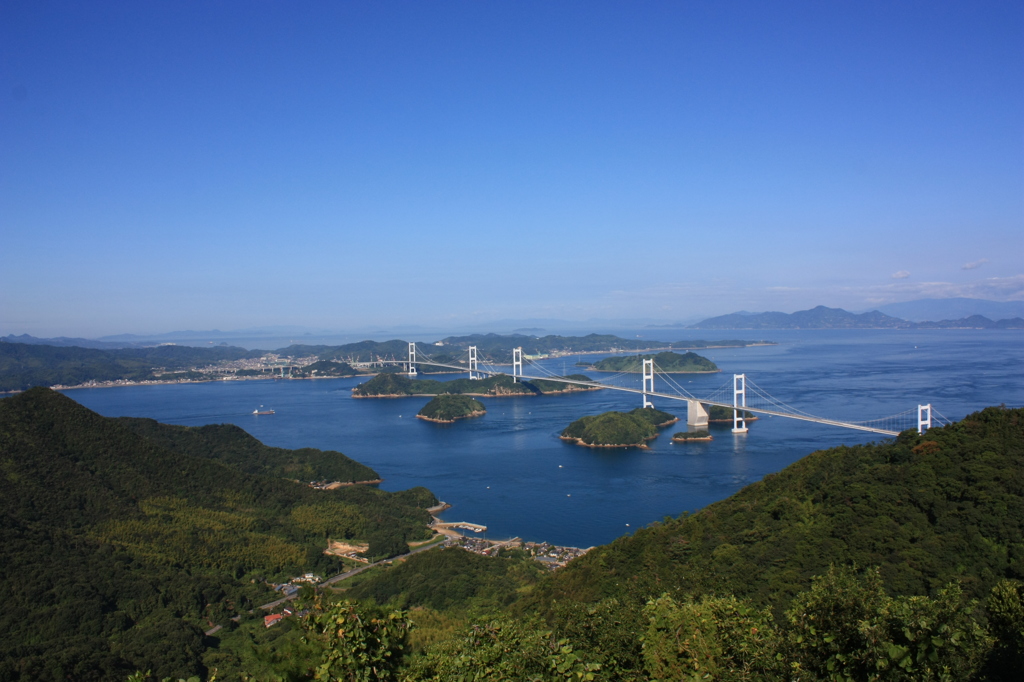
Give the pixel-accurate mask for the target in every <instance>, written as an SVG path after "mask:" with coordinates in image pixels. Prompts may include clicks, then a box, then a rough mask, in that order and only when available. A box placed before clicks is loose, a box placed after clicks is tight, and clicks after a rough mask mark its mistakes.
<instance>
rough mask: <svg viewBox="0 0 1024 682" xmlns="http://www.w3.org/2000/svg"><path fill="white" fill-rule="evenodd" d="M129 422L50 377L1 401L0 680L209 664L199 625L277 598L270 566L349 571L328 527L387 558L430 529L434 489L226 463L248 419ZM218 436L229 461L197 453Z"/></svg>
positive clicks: (276, 573)
mask: <svg viewBox="0 0 1024 682" xmlns="http://www.w3.org/2000/svg"><path fill="white" fill-rule="evenodd" d="M130 425H131V426H133V427H139V426H140V425H141V426H146V428H137V430H136V428H129V423H126V422H123V421H119V420H115V419H108V418H105V417H102V416H100V415H98V414H96V413H94V412H92V411H90V410H88V409H86V408H84V407H82V406H81V405H79V404H77V403H75V402H74V401H73V400H71V399H70V398H67V397H65V396H63V395H61V394H60V393H57V392H54V391H51V390H49V389H44V388H35V389H32V390H29V391H26V392H25V393H22V394H19V395H16V396H13V397H10V398H5V399H0V604H3V609H0V631H2V632H3V633H4V637H3V638H0V680H65V679H83V680H84V679H89V680H124V679H125V677H126V676H127V674H128V673H130V672H132V671H134V670H147V669H152V670H153V671H154V673H156V674H158V675H159V676H160V677H164V676H171V675H174V676H175V678H177V677H178V676H185V677H187V676H188V675H190V674H205V670H204V668H203V664H202V656H203V653H204V650H205V649H206V647H207V646H208V642H207V640H204V638H203V634H202V633H203V630H205V629H207V628H208V627H210V626H211V625H212V624H222V625H230V621H229V618H230V617H231V616H233V615H236V614H239V613H244V612H247V611H248V609H250V608H252V606H253V604H254V602H255V603H257V604H258V603H263V602H265V601H270V598H271V597H270V595H271V593H270V592H269V590H268V589H267V588H266V586H265V584H264V579H265V578H266V579H276V580H282V579H287V578H289V577H291V576H295V575H299V574H301V573H302V572H304V571H308V570H312V571H317V572H321V573H330V572H332V571H337V570H339V569H340V566H341V564H340V561H339V560H338V559H337V558H336V557H331V556H327V555H325V554H324V553H323V552H324V549H325V548H326V543H327V538H333V539H346V540H348V539H351V540H360V541H364V542H368V543H369V546H370V548H369V550H368V554H369V555H371V556H388V555H392V554H397V553H399V552H401V551H404V548H405V547H406V544H405V542H406V541H412V540H421V539H425V538H426V537H428V536H429V534H430V533H429V530H428V529H427V527H426V524H427V523H428V522H429V521H430V516H429V514H428V513H427V512H426V511H425V508H426V507H428V506H430V505H432V504H436V498H434V496H433V495H432V494H431V493H430V492H429V491H427V490H425V489H423V488H417V489H413V490H408V491H404V492H400V493H387V492H383V491H380V490H376V489H373V488H368V487H366V486H350V487H346V488H342V489H341V490H333V491H327V490H314V489H312V488H310V487H309V486H307V485H302V484H298V483H294V482H291V481H288V480H285V479H282V478H278V477H276V476H263V475H254V474H251V473H246V472H244V471H241V470H239V468H237V467H235V466H231V465H229V464H226V463H225V462H227V461H231V460H232V458H233V457H235V456H237V455H238V454H240V453H244V452H246V451H252V450H253V449H254V448H255V446H254V445H253V443H252V442H251V441H250V440H249V437H248V436H247V435H246V434H244V433H236V432H234V431H233V430H213V431H211V432H209V433H204V432H202V431H201V430H199V433H198V434H196V433H195V432H192V435H195V436H196V437H195V438H190V437H188V436H185V437H183V438H178V439H174V438H168V437H167V432H164V433H160V432H161V431H162V430H161V429H160V428H159V427H152V425H148V426H147V425H145V424H142V423H141V422H135V423H132V424H130ZM147 430H149V431H152V432H155V434H156V437H155V438H154V439H152V440H151V439H149V438H146V437H143V436H142V435H140V433H139V432H145V431H147ZM137 431H139V432H137ZM172 431H174V433H175V434H176V435H178V436H180V435H181V432H178V431H176V430H175V429H174V428H173V427H172ZM211 434H212V436H211V437H210V438H209V439H208V440H207V441H206V442H207V443H208V444H212V445H214V446H215V447H217V448H220V450H221V452H220V453H219V454H218V453H215V456H216V457H220V458H221V459H222V461H216V460H215V459H211V458H207V457H196V456H193V455H190V454H188V450H189V449H191V448H193V447H200V446H201V445H202V443H203V439H204V438H206V437H207V436H210V435H211ZM235 438H237V439H239V440H240V441H241V443H235V444H233V443H231V441H232V440H233V439H235ZM161 440H163V441H165V442H166V443H167V444H168V445H169V446H170V448H168V447H164V446H162V445H160V444H159V441H161ZM257 450H258V448H257ZM314 452H318V451H314ZM257 454H258V453H257ZM264 454H265V456H266V460H265V462H264V463H265V464H267V465H268V466H269V467H270V468H271V469H273V468H274V467H275V466H279V465H280V463H281V462H297V461H299V460H301V455H300V454H298V453H294V454H292V455H288V456H282V455H274V454H273V453H269V454H267V453H264ZM275 457H277V459H275ZM257 600H258V601H257Z"/></svg>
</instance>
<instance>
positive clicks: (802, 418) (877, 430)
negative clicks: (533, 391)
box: [381, 360, 900, 436]
mask: <svg viewBox="0 0 1024 682" xmlns="http://www.w3.org/2000/svg"><path fill="white" fill-rule="evenodd" d="M381 362H386V363H389V364H396V365H408V364H409V361H408V360H382V361H381ZM414 364H417V365H430V366H431V367H446V368H448V369H457V370H459V371H461V372H468V371H469V370H468V369H467V368H465V367H461V366H459V365H446V364H444V363H440V362H431V361H428V360H417V361H416V362H415V363H414ZM473 371H474V372H476V373H477V374H490V375H492V376H494V375H498V374H508V372H498V371H495V370H486V369H475V370H473ZM517 378H519V379H525V380H527V381H560V382H562V383H564V384H576V385H577V386H590V387H592V388H607V389H609V390H612V391H624V392H626V393H637V394H639V395H649V396H652V397H655V398H666V399H668V400H696V401H697V402H699V403H701V404H702V405H717V406H719V407H726V408H728V409H730V410H732V409H735V408H734V406H733V404H732V403H722V402H716V401H713V400H703V399H701V398H695V397H687V396H682V395H677V394H674V393H659V392H656V391H644V390H642V389H639V388H630V387H628V386H613V385H612V384H602V383H600V382H598V381H579V380H577V379H564V378H562V377H534V376H529V375H526V374H521V375H519V377H517ZM742 409H744V410H746V411H747V412H753V413H754V414H766V415H769V416H772V417H784V418H786V419H799V420H800V421H805V422H813V423H815V424H827V425H828V426H838V427H840V428H844V429H854V430H856V431H867V432H869V433H880V434H882V435H884V436H898V435H900V432H899V431H890V430H888V429H880V428H877V427H874V426H865V425H863V424H852V423H850V422H842V421H838V420H836V419H825V418H824V417H812V416H809V415H802V414H793V413H790V412H780V411H778V410H769V409H765V408H763V407H744V408H742Z"/></svg>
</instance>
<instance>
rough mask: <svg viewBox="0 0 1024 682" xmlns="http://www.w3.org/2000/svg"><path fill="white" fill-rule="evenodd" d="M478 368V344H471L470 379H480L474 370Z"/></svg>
mask: <svg viewBox="0 0 1024 682" xmlns="http://www.w3.org/2000/svg"><path fill="white" fill-rule="evenodd" d="M476 369H477V366H476V346H470V347H469V378H470V379H479V378H480V377H478V376H477V375H476V374H474V372H476Z"/></svg>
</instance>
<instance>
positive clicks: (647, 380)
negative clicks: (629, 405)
mask: <svg viewBox="0 0 1024 682" xmlns="http://www.w3.org/2000/svg"><path fill="white" fill-rule="evenodd" d="M648 391H649V392H651V393H654V358H651V359H650V360H644V407H654V403H652V402H651V401H650V400H648V399H647V393H648Z"/></svg>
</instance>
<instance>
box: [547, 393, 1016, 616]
mask: <svg viewBox="0 0 1024 682" xmlns="http://www.w3.org/2000/svg"><path fill="white" fill-rule="evenodd" d="M832 564H837V565H838V564H844V565H847V564H855V565H857V566H861V567H868V566H878V567H880V573H881V577H882V579H883V580H884V583H885V585H886V586H887V588H888V589H889V590H891V591H892V593H894V594H931V593H934V591H935V590H936V589H938V588H939V587H940V586H942V585H944V584H945V583H947V582H949V581H950V580H954V579H956V580H960V581H962V584H963V587H964V589H965V590H966V591H967V592H968V593H969V594H970V595H973V596H979V597H980V596H983V595H985V594H986V593H987V592H988V590H989V589H991V587H992V586H993V585H994V584H995V582H996V581H997V580H999V579H1000V578H1013V579H1018V580H1020V579H1024V409H1015V410H1007V409H1001V408H995V407H992V408H988V409H986V410H984V411H982V412H979V413H977V414H974V415H971V416H969V417H968V418H966V419H964V420H963V421H962V422H959V423H956V424H953V425H951V426H947V427H944V428H935V429H931V430H929V431H928V433H927V434H926V435H924V436H919V435H917V434H916V433H914V432H909V431H908V432H905V433H903V434H902V435H901V436H900V437H899V438H897V439H896V440H895V441H890V442H882V443H875V444H869V445H858V446H853V447H845V446H844V447H837V448H833V449H830V450H825V451H820V452H815V453H812V454H810V455H808V456H807V457H804V458H803V459H801V460H800V461H798V462H796V463H795V464H792V465H791V466H789V467H787V468H786V469H784V470H783V471H781V472H779V473H778V474H773V475H769V476H766V477H765V479H764V480H763V481H761V482H758V483H755V484H752V485H750V486H748V487H746V488H744V489H743V490H741V491H740V492H739V493H737V494H735V495H733V496H732V497H730V498H728V499H726V500H723V501H721V502H717V503H715V504H712V505H709V506H708V507H706V508H704V509H702V510H701V511H699V512H697V513H695V514H692V515H689V516H685V515H684V516H683V517H681V518H679V519H677V520H670V521H667V522H665V523H659V524H655V525H654V526H652V527H650V528H646V529H643V530H640V531H638V532H637V533H636V534H635V535H634V536H632V537H624V538H620V539H618V540H616V541H615V542H613V543H611V544H610V545H606V546H604V547H601V548H598V549H597V550H594V551H592V552H590V553H589V554H587V555H586V556H585V557H583V558H582V559H580V560H578V561H574V562H573V563H572V564H570V565H569V566H568V567H567V568H566V569H565V570H564V571H561V572H560V573H559V574H558V575H557V576H555V577H554V579H553V580H551V581H550V582H549V583H548V584H547V585H546V586H545V587H544V592H545V594H546V595H547V596H548V598H549V599H552V600H553V599H562V598H571V599H578V600H584V601H592V600H598V599H601V598H604V597H618V598H625V597H627V596H628V595H634V596H635V597H636V598H646V597H647V596H650V595H654V594H658V593H660V592H662V591H665V590H666V589H670V590H671V591H673V592H677V593H681V594H695V595H700V594H710V593H731V594H735V595H737V596H743V597H749V598H751V599H753V600H754V601H755V602H757V603H759V604H768V605H770V604H777V603H780V602H781V601H783V600H785V599H788V598H789V597H791V596H793V595H794V594H796V593H797V592H799V591H801V590H804V589H806V588H807V587H809V585H810V579H811V577H812V576H814V575H821V574H823V573H825V572H826V571H827V570H828V567H829V566H830V565H832Z"/></svg>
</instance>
